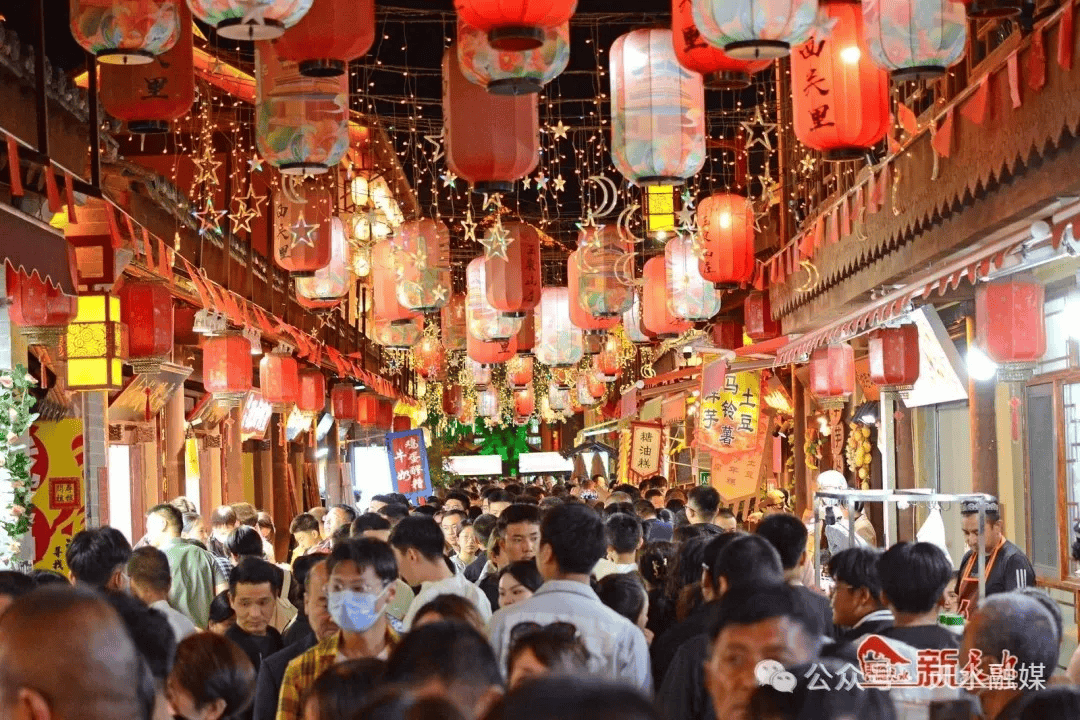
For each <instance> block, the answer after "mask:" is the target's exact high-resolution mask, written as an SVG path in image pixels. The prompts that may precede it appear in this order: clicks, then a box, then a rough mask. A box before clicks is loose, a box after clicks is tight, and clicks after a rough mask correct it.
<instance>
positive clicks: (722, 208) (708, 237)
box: [697, 193, 754, 287]
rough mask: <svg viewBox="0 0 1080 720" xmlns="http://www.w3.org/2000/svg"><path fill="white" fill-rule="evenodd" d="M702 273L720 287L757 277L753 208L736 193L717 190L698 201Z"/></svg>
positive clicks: (700, 268) (699, 268) (700, 265)
mask: <svg viewBox="0 0 1080 720" xmlns="http://www.w3.org/2000/svg"><path fill="white" fill-rule="evenodd" d="M697 224H698V229H699V232H700V233H701V257H700V258H699V260H698V270H699V271H700V272H701V276H702V277H703V278H705V279H706V280H708V281H709V282H711V283H714V284H715V285H716V286H717V287H736V286H738V285H743V284H746V283H748V282H750V280H751V279H753V277H754V209H753V208H752V207H751V205H750V201H749V200H748V199H747V198H745V197H743V196H742V195H736V194H734V193H714V194H712V195H710V196H709V197H707V198H705V199H704V200H702V201H701V202H700V203H698V207H697Z"/></svg>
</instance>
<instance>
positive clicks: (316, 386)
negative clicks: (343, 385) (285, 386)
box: [296, 368, 326, 412]
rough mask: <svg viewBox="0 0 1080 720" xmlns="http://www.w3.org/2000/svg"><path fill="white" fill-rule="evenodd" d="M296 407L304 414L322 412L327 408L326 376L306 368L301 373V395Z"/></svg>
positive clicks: (319, 371) (318, 371)
mask: <svg viewBox="0 0 1080 720" xmlns="http://www.w3.org/2000/svg"><path fill="white" fill-rule="evenodd" d="M296 407H298V408H300V410H302V411H303V412H320V411H321V410H322V409H323V408H325V407H326V376H325V375H323V374H322V371H321V370H317V369H315V368H304V369H303V370H301V371H300V394H299V396H298V398H297V402H296Z"/></svg>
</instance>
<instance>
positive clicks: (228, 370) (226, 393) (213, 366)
mask: <svg viewBox="0 0 1080 720" xmlns="http://www.w3.org/2000/svg"><path fill="white" fill-rule="evenodd" d="M252 375H253V373H252V369H251V342H250V341H249V340H248V339H247V338H246V337H244V336H242V335H215V336H213V337H208V338H206V340H205V341H204V342H203V387H205V388H206V392H208V393H213V395H214V398H215V399H216V400H219V401H222V402H224V403H225V404H227V405H229V406H232V407H238V406H239V405H240V402H241V400H243V398H244V395H246V394H247V392H248V391H249V390H251V381H252Z"/></svg>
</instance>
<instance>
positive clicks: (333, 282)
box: [296, 217, 352, 305]
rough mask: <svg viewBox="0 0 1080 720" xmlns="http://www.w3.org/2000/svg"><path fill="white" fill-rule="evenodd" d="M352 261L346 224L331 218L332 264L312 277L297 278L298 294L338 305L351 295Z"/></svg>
mask: <svg viewBox="0 0 1080 720" xmlns="http://www.w3.org/2000/svg"><path fill="white" fill-rule="evenodd" d="M350 260H351V258H350V257H349V240H348V238H347V237H346V235H345V224H344V223H342V222H341V219H340V218H336V217H334V218H330V262H329V263H328V264H327V265H326V267H323V268H320V269H318V270H316V271H315V274H314V275H313V276H312V277H298V278H296V294H297V295H298V296H299V297H301V298H305V299H307V300H311V301H315V302H326V303H330V304H331V305H336V304H337V303H338V302H339V301H340V300H341V298H343V297H345V296H346V295H348V294H349V286H350V284H351V282H352V273H351V272H350Z"/></svg>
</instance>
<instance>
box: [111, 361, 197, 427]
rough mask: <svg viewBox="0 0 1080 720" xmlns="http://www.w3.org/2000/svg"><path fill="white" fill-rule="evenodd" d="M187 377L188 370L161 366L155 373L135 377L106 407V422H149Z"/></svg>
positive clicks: (189, 372)
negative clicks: (107, 412) (107, 415)
mask: <svg viewBox="0 0 1080 720" xmlns="http://www.w3.org/2000/svg"><path fill="white" fill-rule="evenodd" d="M190 374H191V368H189V367H185V366H183V365H173V364H172V363H162V364H161V369H160V370H158V371H157V372H153V373H141V374H139V375H136V376H135V377H134V378H133V379H132V380H131V382H129V383H128V384H127V387H125V388H124V389H123V391H122V392H121V393H120V394H119V395H117V396H116V399H115V400H113V402H112V404H111V405H109V422H111V423H140V422H150V421H151V420H153V419H154V416H156V415H157V414H158V413H159V412H161V410H162V409H163V408H164V407H165V403H167V402H168V401H169V398H171V397H172V396H173V393H175V392H177V391H178V390H180V388H182V387H183V386H184V381H185V380H186V379H187V377H188V375H190Z"/></svg>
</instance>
